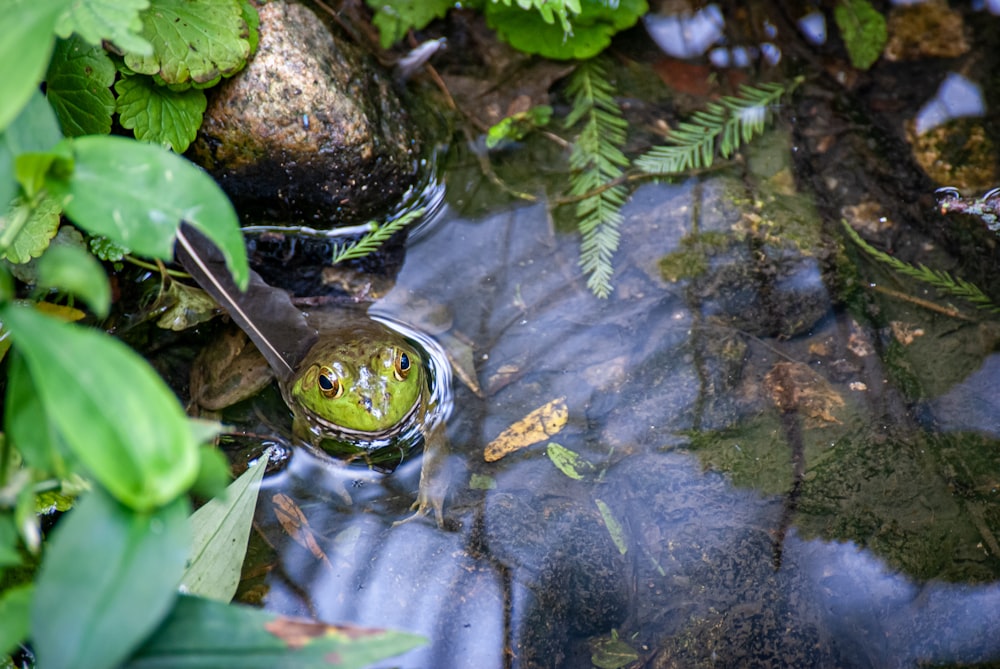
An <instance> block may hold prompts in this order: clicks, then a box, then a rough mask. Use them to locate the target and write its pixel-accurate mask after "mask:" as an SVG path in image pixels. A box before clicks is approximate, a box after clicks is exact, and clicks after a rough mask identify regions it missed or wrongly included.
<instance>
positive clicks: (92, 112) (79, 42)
mask: <svg viewBox="0 0 1000 669" xmlns="http://www.w3.org/2000/svg"><path fill="white" fill-rule="evenodd" d="M114 81H115V64H114V63H113V62H111V59H110V58H108V55H107V54H106V53H105V52H104V49H102V48H101V47H100V45H98V46H94V45H91V44H88V43H87V42H85V41H84V40H83V38H81V37H80V36H79V35H73V36H71V37H70V38H69V39H62V40H59V41H57V42H56V48H55V51H54V52H53V53H52V62H51V63H50V64H49V71H48V74H46V75H45V95H46V96H47V97H48V99H49V103H50V104H51V105H52V108H53V109H54V110H55V112H56V116H58V117H59V125H60V126H61V127H62V131H63V134H65V135H66V136H67V137H79V136H80V135H106V134H108V133H109V132H111V115H112V114H113V113H114V111H115V96H114V95H112V94H111V84H113V83H114Z"/></svg>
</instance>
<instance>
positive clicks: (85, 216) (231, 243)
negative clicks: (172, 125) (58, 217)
mask: <svg viewBox="0 0 1000 669" xmlns="http://www.w3.org/2000/svg"><path fill="white" fill-rule="evenodd" d="M60 146H61V147H64V148H65V149H66V150H67V151H68V152H69V153H70V154H71V155H72V157H73V160H74V164H75V168H74V170H73V173H72V174H71V175H60V174H51V173H50V175H49V179H48V180H47V181H46V185H47V186H48V188H49V189H50V191H51V192H53V193H54V194H58V195H61V196H63V197H66V198H68V199H67V201H66V203H65V205H64V209H65V212H66V215H67V216H69V217H70V218H71V219H72V220H73V222H74V223H76V224H77V225H79V226H80V227H81V228H84V229H85V230H87V231H88V232H90V233H91V234H95V235H103V236H105V237H108V238H109V239H111V240H113V241H115V242H117V243H118V244H121V245H122V246H126V247H128V248H130V249H132V250H133V251H135V252H136V253H139V254H142V255H147V256H153V257H156V258H162V259H164V260H167V259H170V258H172V257H173V245H174V239H175V237H176V236H177V229H178V227H179V226H180V223H181V221H184V222H186V223H189V224H190V225H192V226H194V227H195V228H197V229H198V230H199V231H201V232H202V233H204V234H205V235H206V236H207V237H208V238H209V239H211V240H212V241H213V242H214V243H215V244H216V246H218V247H219V249H220V250H221V251H222V254H223V256H224V257H225V259H226V264H227V265H228V266H229V270H230V271H231V272H232V273H233V276H234V278H235V279H236V283H237V285H239V286H240V287H246V284H247V280H248V277H249V270H248V268H247V260H246V250H245V249H244V247H243V235H242V233H241V232H240V226H239V221H238V219H237V218H236V211H235V210H234V209H233V205H232V204H231V203H230V202H229V199H228V198H227V197H226V195H225V193H223V192H222V189H220V188H219V186H218V185H217V184H216V183H215V181H213V180H212V177H210V176H209V175H208V174H207V173H206V172H205V171H203V170H202V169H201V168H199V167H197V166H195V165H194V164H193V163H191V162H189V161H187V160H185V159H184V158H181V157H180V156H177V155H175V154H173V153H171V152H170V151H167V150H166V149H163V148H162V147H159V146H155V145H152V144H144V143H142V142H136V141H134V140H130V139H125V138H123V137H105V136H87V137H78V138H76V139H67V140H64V143H63V144H62V145H60Z"/></svg>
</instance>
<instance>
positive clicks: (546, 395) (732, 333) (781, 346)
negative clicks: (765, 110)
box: [258, 176, 1000, 667]
mask: <svg viewBox="0 0 1000 669" xmlns="http://www.w3.org/2000/svg"><path fill="white" fill-rule="evenodd" d="M746 178H747V177H744V181H743V183H745V179H746ZM740 183H741V182H739V181H736V180H732V179H730V178H728V177H725V176H720V177H713V178H710V179H702V180H697V181H689V182H685V183H681V184H674V185H666V184H664V185H649V186H644V187H642V188H641V189H640V190H639V191H638V193H637V194H636V196H635V197H634V198H633V200H632V201H631V202H630V204H629V205H628V207H627V208H626V212H625V213H626V217H627V218H628V220H629V221H631V223H632V224H631V225H630V226H627V227H626V228H625V229H624V230H623V233H624V236H623V246H622V248H623V250H622V253H621V258H620V260H619V264H618V269H619V274H618V282H617V284H616V286H617V290H616V293H615V295H614V296H613V297H612V299H610V300H607V301H600V300H596V299H595V298H593V297H592V296H591V295H590V294H589V293H588V292H586V290H585V289H584V288H583V284H582V281H581V280H580V278H579V275H578V268H577V265H576V253H577V246H576V240H575V239H574V238H572V237H571V236H568V235H558V234H555V233H554V232H553V230H552V229H551V227H550V225H549V222H548V216H547V213H546V211H545V210H544V208H543V207H540V206H532V207H515V208H513V209H510V210H508V211H505V212H502V213H499V214H494V215H491V216H488V217H485V218H482V219H465V218H463V217H462V216H461V215H460V214H458V213H456V212H454V211H448V212H446V213H445V214H444V218H443V220H441V221H439V222H438V223H437V225H436V226H434V227H433V228H432V229H430V230H429V231H428V233H427V236H426V237H424V238H423V239H421V240H420V241H419V242H418V243H417V244H416V245H414V246H413V247H412V248H411V249H410V251H409V254H408V256H407V260H406V265H405V266H404V268H403V271H402V274H401V276H400V278H399V283H398V286H397V288H396V291H398V293H399V294H402V295H419V296H423V297H425V298H427V299H429V300H431V301H434V302H437V303H438V304H443V305H446V306H447V308H448V310H449V311H450V312H451V318H450V319H449V321H448V322H447V323H446V324H445V325H444V326H442V327H443V328H444V329H447V328H449V327H450V330H448V332H449V333H450V334H448V335H447V336H446V337H444V339H445V340H446V341H447V340H449V338H454V337H456V336H457V335H460V339H462V340H465V341H469V342H472V344H473V348H474V358H473V360H474V362H475V365H476V370H477V373H478V378H479V381H480V383H481V384H482V386H483V391H482V392H483V394H484V396H485V399H479V398H478V397H476V395H475V394H474V393H473V392H472V391H471V390H470V389H468V388H466V387H464V386H462V385H457V386H456V406H455V413H454V415H453V417H452V419H451V420H450V422H449V436H450V439H451V442H452V445H453V455H452V456H451V460H450V462H449V465H450V470H451V473H452V497H451V498H450V499H449V504H448V506H447V516H448V519H449V522H448V525H447V529H445V530H439V529H438V528H436V527H435V526H434V525H433V523H432V522H427V523H409V524H406V525H402V526H398V527H396V526H393V525H392V521H394V520H396V519H398V518H400V517H402V516H403V515H405V512H406V507H407V506H408V504H409V503H410V502H411V501H412V499H413V490H414V489H415V488H416V485H417V479H418V473H417V472H418V469H419V460H414V461H412V462H409V463H405V464H404V466H403V467H402V468H401V469H400V470H399V471H397V473H396V474H394V475H393V476H390V477H381V476H378V475H374V474H369V473H367V472H363V471H358V470H354V469H345V470H331V469H330V468H329V466H328V465H327V464H324V463H322V462H319V461H314V460H312V459H311V458H310V457H308V456H306V455H304V454H298V455H296V457H294V458H293V461H292V464H291V466H290V468H289V469H288V470H287V471H286V472H284V473H283V474H281V475H280V476H278V477H275V478H273V479H271V480H270V481H269V482H268V484H267V487H266V489H265V491H264V493H263V499H264V503H263V504H262V507H261V509H260V512H259V514H258V528H259V529H260V530H261V532H262V533H263V535H264V536H265V537H266V538H267V541H268V543H269V544H270V545H271V547H272V548H273V550H274V551H275V553H276V556H277V557H276V560H277V563H276V567H275V568H274V569H273V570H272V572H271V575H270V576H269V577H268V579H267V588H268V590H267V596H266V600H265V601H266V606H267V607H268V608H269V609H272V610H276V611H282V612H290V613H296V614H309V615H318V616H319V617H321V618H323V619H325V620H336V621H348V620H349V621H352V622H356V623H359V624H362V625H369V626H387V627H395V628H400V629H405V630H409V631H414V632H418V633H422V634H424V635H426V636H427V637H428V638H429V639H430V644H429V645H428V646H427V647H425V648H423V649H420V650H416V651H413V652H411V653H410V654H409V655H407V656H405V657H404V658H402V659H400V660H393V661H390V662H386V663H385V664H384V666H404V667H437V666H476V667H502V666H505V662H507V661H508V660H507V659H505V658H509V657H513V658H515V661H514V663H515V665H516V666H574V667H575V666H589V665H588V664H587V663H588V662H589V659H588V658H589V653H590V651H589V646H588V645H587V643H586V639H587V638H590V637H597V636H601V635H607V634H609V633H610V632H611V630H612V629H617V630H620V635H621V638H623V639H627V640H628V643H629V645H631V646H632V647H633V648H634V649H635V651H636V652H637V653H638V654H639V655H641V656H642V657H644V658H646V659H647V660H648V664H647V665H646V666H652V667H702V666H704V667H708V666H737V665H739V666H774V667H782V666H796V667H808V666H815V667H828V666H848V667H885V666H902V667H905V666H915V665H917V664H919V663H932V662H933V663H952V662H979V661H984V660H988V659H991V658H997V657H1000V637H997V636H996V635H995V634H994V631H995V630H996V629H997V626H998V625H1000V586H998V585H997V584H996V583H993V582H991V580H992V579H995V578H996V563H995V561H994V560H993V559H992V558H990V557H988V556H987V555H986V550H985V549H984V548H983V544H984V542H985V541H986V539H984V538H983V537H984V536H986V535H984V534H983V532H985V533H987V534H988V532H989V529H988V528H989V527H992V526H993V525H992V521H991V520H990V516H989V514H991V513H993V512H992V510H991V508H988V507H985V506H983V505H979V506H975V505H973V504H971V503H969V504H965V503H964V502H963V500H962V499H960V498H955V497H953V491H952V490H951V489H949V479H948V476H949V474H948V471H947V468H948V467H949V466H954V465H955V462H954V461H950V462H942V458H944V457H945V456H944V455H942V453H944V450H945V449H943V447H940V446H939V445H937V446H936V445H935V444H936V443H937V442H935V441H934V439H935V437H934V435H928V434H926V433H924V432H923V430H922V429H921V427H920V426H919V425H918V421H917V420H916V419H915V418H911V417H910V413H909V412H908V411H907V410H905V408H902V409H901V408H900V407H901V406H902V404H903V403H904V402H903V399H902V398H901V397H900V395H899V392H898V391H897V390H895V389H893V385H892V383H891V382H890V375H889V374H888V373H887V370H886V369H885V367H884V365H883V363H882V362H881V361H880V359H879V356H878V355H877V354H876V350H877V349H878V348H879V347H880V346H883V345H884V341H885V340H884V336H885V333H884V332H882V331H879V330H877V329H873V328H872V327H871V326H868V325H864V324H862V323H860V322H859V321H857V320H855V319H853V318H852V317H850V316H848V315H846V314H843V313H833V312H831V307H830V301H831V296H830V292H829V290H828V288H827V284H828V277H825V274H824V273H825V272H827V271H828V269H827V268H825V266H824V265H822V264H821V263H819V261H818V260H817V256H816V254H815V248H814V249H813V250H812V251H811V252H809V253H806V252H805V251H803V247H801V246H797V245H796V243H790V242H778V241H775V240H774V239H770V238H769V237H768V238H766V239H765V238H763V237H755V236H754V235H755V234H756V233H752V232H750V231H749V228H744V227H742V226H744V225H746V224H747V223H748V222H753V223H754V224H755V225H756V226H757V227H758V228H759V227H760V224H761V217H762V216H763V217H765V218H767V220H768V221H769V222H770V223H769V225H773V226H781V225H786V226H787V225H790V224H789V223H787V222H782V216H783V215H784V214H783V213H782V212H787V211H789V210H792V211H795V219H796V221H798V223H797V224H801V222H802V221H801V218H802V211H803V210H802V209H801V208H800V207H799V205H800V204H801V203H798V202H797V201H795V200H794V199H788V198H790V197H791V196H786V195H781V194H779V193H770V194H768V191H766V190H761V191H758V197H760V198H762V200H763V201H767V202H769V204H768V206H766V207H764V208H763V209H762V208H760V206H757V208H756V209H754V210H753V211H752V212H750V213H753V216H749V217H748V212H747V210H745V209H742V208H740V207H739V206H734V205H733V202H734V201H736V200H737V198H735V197H734V191H733V190H732V189H733V188H736V187H739V188H745V187H746V186H745V185H739V184H740ZM762 188H763V186H762ZM757 204H758V205H760V202H758V203H757ZM792 232H794V233H795V235H797V239H798V240H799V242H802V241H803V240H806V239H809V240H812V242H814V243H817V244H821V243H822V241H821V238H820V237H818V236H816V235H815V233H814V232H810V231H808V230H805V229H798V228H797V229H795V230H792V228H786V229H784V233H785V234H784V238H785V239H787V238H788V237H789V236H793V235H792ZM710 233H711V234H710ZM692 240H694V241H692ZM754 240H756V241H754ZM699 245H700V246H699ZM692 248H695V249H696V250H697V252H698V253H701V254H703V255H704V256H705V258H707V260H708V262H707V263H706V264H704V265H700V264H697V263H695V264H696V265H697V266H698V267H700V268H701V269H700V270H699V271H698V272H696V273H694V275H692V276H689V277H687V278H681V279H679V280H677V281H666V280H665V279H664V278H663V273H662V270H661V264H662V263H661V261H662V259H663V258H666V257H670V256H671V254H672V253H677V252H679V251H681V250H687V251H688V252H690V251H691V249H692ZM748 248H753V249H754V253H751V254H748V253H747V249H748ZM734 266H736V267H734ZM733 294H735V295H737V297H736V298H733ZM388 304H389V305H392V306H391V307H383V309H387V310H392V309H398V310H400V311H401V312H402V311H405V306H406V305H405V300H392V299H390V300H388ZM911 315H912V314H911ZM880 342H881V343H880ZM449 353H452V354H455V353H456V350H450V351H449ZM458 353H459V354H461V351H460V350H459V351H458ZM796 363H799V368H801V369H804V370H805V371H803V372H801V376H795V374H792V373H790V372H789V373H787V374H786V376H785V377H782V378H783V379H784V381H782V383H783V384H784V386H783V390H782V391H781V392H786V395H787V393H790V392H793V391H794V393H795V394H794V402H792V404H788V402H789V401H791V400H789V399H788V397H787V396H785V395H782V396H781V397H784V400H780V399H776V397H777V393H779V391H778V390H775V382H774V380H773V370H775V369H789V368H790V366H791V365H793V364H796ZM781 365H784V367H782V366H781ZM799 368H796V369H799ZM769 373H772V374H771V376H770V377H769V376H768V375H769ZM968 383H969V384H971V386H970V388H971V389H966V390H962V387H963V386H961V385H956V386H955V387H954V388H955V389H954V390H953V391H952V392H953V393H962V392H965V393H967V394H971V395H976V394H978V393H979V392H981V391H980V390H979V389H978V388H979V387H978V386H976V385H975V384H976V381H975V377H974V376H973V377H970V379H969V381H968ZM791 386H794V388H791ZM833 396H835V397H836V398H838V401H839V403H838V402H833V401H832V400H831V399H830V398H831V397H833ZM555 397H566V398H567V404H568V405H569V407H570V420H569V424H568V426H567V427H566V428H565V429H564V430H563V431H562V432H561V433H560V434H559V435H557V436H556V437H554V438H553V441H558V443H560V444H562V445H563V446H565V447H566V448H569V449H571V450H573V451H575V452H577V453H578V454H579V455H580V456H581V457H582V458H584V459H585V460H587V461H588V462H590V463H593V464H594V467H595V468H594V470H592V471H591V472H590V473H588V474H586V475H585V476H584V478H583V480H573V479H570V478H569V477H567V476H565V475H564V474H563V473H561V472H560V471H559V470H558V469H557V468H556V467H555V466H553V464H552V463H551V462H550V461H549V460H548V459H547V458H546V457H545V454H544V453H545V451H544V442H543V443H542V444H539V445H537V446H535V447H530V448H528V449H525V450H524V451H522V452H519V453H516V454H514V455H511V456H508V457H507V458H505V459H504V460H502V461H500V462H498V463H495V464H487V463H485V462H484V461H483V459H482V448H483V447H484V445H485V444H486V443H488V442H489V441H490V440H491V439H492V438H494V437H495V436H496V435H497V434H498V433H499V432H500V431H501V430H503V429H504V428H505V427H507V426H509V425H510V424H512V423H513V422H515V421H517V420H518V419H519V418H520V417H522V416H523V415H524V414H525V413H526V412H527V411H529V410H530V409H532V408H534V407H537V406H540V405H541V404H543V403H545V402H546V401H548V400H550V399H553V398H555ZM782 401H784V402H785V404H782ZM949 402H950V403H951V404H949ZM962 404H963V402H962V400H961V399H958V400H955V399H949V395H948V394H944V395H942V397H941V398H940V399H939V400H937V401H936V403H933V404H932V406H933V408H934V410H935V411H937V412H938V413H939V414H941V415H942V416H943V415H945V414H948V413H949V412H950V411H951V410H950V409H947V407H951V406H953V405H962ZM962 415H968V414H962ZM924 420H925V422H926V418H925V419H924ZM961 420H962V418H961V416H960V415H958V414H955V415H953V418H952V421H953V422H952V424H950V425H947V427H949V428H950V429H960V430H962V429H964V430H968V429H971V426H970V425H969V424H965V425H964V427H963V426H962V425H961V423H960V421H961ZM888 421H896V422H895V423H889V422H888ZM954 421H959V424H955V423H954ZM945 423H947V421H945V420H942V426H945V425H944V424H945ZM790 426H791V427H790ZM935 448H937V449H939V450H938V451H936V453H937V454H936V455H934V456H933V457H932V456H931V455H929V453H928V450H927V449H932V450H933V449H935ZM939 456H940V457H939ZM795 462H799V463H800V465H799V466H798V467H797V466H796V465H795V464H794V463H795ZM705 466H709V467H710V468H713V469H718V470H719V472H709V473H705V472H704V467H705ZM473 475H477V476H478V477H485V480H488V481H489V482H490V486H483V485H477V486H476V488H475V489H473V488H472V487H471V486H470V480H471V478H472V476H473ZM478 480H480V481H482V480H484V479H483V478H480V479H478ZM953 481H954V479H952V482H953ZM734 482H736V483H738V484H739V485H738V486H737V485H734ZM344 487H346V488H347V489H348V490H349V491H350V493H351V496H352V498H353V500H352V502H351V504H350V505H347V504H346V503H345V502H344V500H343V499H342V498H341V497H340V496H339V495H338V494H337V493H336V492H335V491H336V490H338V489H341V488H344ZM484 488H486V489H484ZM793 490H794V491H796V492H795V496H794V498H793V497H792V496H791V495H790V492H791V491H793ZM279 493H280V494H284V495H288V496H289V497H290V498H291V499H293V500H294V501H295V503H296V504H298V506H299V507H300V508H301V509H302V511H303V513H304V514H305V516H306V517H307V518H308V521H309V536H310V537H311V538H312V540H314V542H315V544H310V543H309V542H307V541H303V539H302V537H301V536H298V538H297V539H293V538H292V537H291V535H290V534H289V533H288V532H287V531H286V530H285V529H283V528H282V527H281V526H280V525H279V523H278V521H277V517H276V516H275V514H274V511H273V504H274V502H273V500H274V497H273V496H274V495H275V494H279ZM597 500H600V501H601V502H603V503H604V505H605V506H606V507H607V508H608V509H609V510H610V512H611V514H612V515H613V517H614V518H615V519H616V521H617V522H618V523H619V524H620V525H621V527H622V528H623V529H622V531H623V533H624V548H625V552H624V553H622V552H621V551H620V550H619V548H618V547H617V545H616V544H615V541H614V540H613V538H612V537H611V535H610V533H609V531H608V527H607V524H606V521H605V520H604V519H603V518H602V515H601V513H600V510H599V507H598V505H597ZM975 509H978V510H979V513H980V514H981V516H982V514H984V513H985V514H986V515H985V516H982V517H981V518H980V520H979V521H969V520H968V517H969V514H970V513H972V512H973V511H974V510H975ZM935 514H940V518H935V517H934V516H935ZM942 520H943V521H944V523H945V525H943V526H942V524H941V521H942ZM990 536H992V535H990ZM862 546H868V548H862ZM963 574H965V576H962V575H963ZM918 578H919V580H918ZM965 578H971V579H972V582H969V583H965V584H963V583H962V580H963V579H965ZM505 648H506V650H505Z"/></svg>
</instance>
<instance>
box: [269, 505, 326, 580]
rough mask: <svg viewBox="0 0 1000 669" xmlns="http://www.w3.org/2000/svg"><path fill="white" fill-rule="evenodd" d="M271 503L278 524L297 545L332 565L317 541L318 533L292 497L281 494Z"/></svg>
mask: <svg viewBox="0 0 1000 669" xmlns="http://www.w3.org/2000/svg"><path fill="white" fill-rule="evenodd" d="M271 502H272V503H273V504H274V515H275V516H277V518H278V523H279V524H280V525H281V528H282V529H283V530H285V533H286V534H288V536H290V537H291V538H292V539H294V540H295V543H297V544H298V545H300V546H302V547H303V548H305V549H306V550H307V551H309V552H310V553H312V554H313V556H314V557H315V558H316V559H317V560H321V561H323V562H325V563H327V564H330V559H329V558H328V557H327V556H326V553H325V552H323V549H322V548H320V546H319V543H318V542H317V541H316V533H315V532H313V530H312V528H311V527H310V526H309V519H308V518H306V515H305V514H304V513H302V509H300V508H299V505H298V504H296V503H295V502H294V501H293V500H292V498H291V497H289V496H288V495H285V494H284V493H280V492H279V493H277V494H276V495H274V496H272V497H271Z"/></svg>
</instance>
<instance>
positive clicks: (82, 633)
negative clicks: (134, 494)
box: [31, 488, 190, 669]
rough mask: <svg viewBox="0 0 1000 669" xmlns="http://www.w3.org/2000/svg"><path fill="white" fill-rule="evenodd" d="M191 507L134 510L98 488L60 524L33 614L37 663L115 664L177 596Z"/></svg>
mask: <svg viewBox="0 0 1000 669" xmlns="http://www.w3.org/2000/svg"><path fill="white" fill-rule="evenodd" d="M189 508H190V505H189V504H188V501H187V499H186V498H179V499H177V500H175V501H174V502H173V503H172V504H170V505H168V506H165V507H163V508H160V509H157V510H156V511H153V512H152V513H136V512H134V511H132V510H130V509H128V508H126V507H124V506H122V505H121V504H119V503H118V502H117V501H115V500H114V499H113V498H112V497H111V496H110V495H108V494H107V492H105V491H104V490H101V489H100V488H97V489H95V490H94V491H93V492H91V493H89V494H87V495H86V496H84V497H83V498H82V499H81V500H80V501H79V503H78V504H77V505H76V508H74V509H73V510H72V511H71V512H70V513H68V514H67V515H66V516H65V517H64V518H63V519H62V520H61V521H60V523H59V525H58V526H57V527H56V529H55V531H54V532H53V536H52V538H51V540H50V541H49V545H48V549H47V551H46V553H45V559H44V561H43V562H42V568H41V571H40V572H39V574H38V578H37V581H36V585H35V588H36V590H35V599H34V604H33V606H32V611H31V638H32V643H33V646H34V648H35V650H36V652H37V654H38V666H39V667H47V668H48V669H62V668H64V667H65V668H66V669H100V668H104V667H116V666H118V665H119V664H120V663H121V662H122V661H123V660H125V658H126V657H128V656H129V654H130V653H131V652H132V650H133V649H135V648H136V647H137V646H138V645H139V644H140V643H142V641H143V640H144V639H145V638H146V637H147V636H148V635H149V633H150V632H151V631H152V630H153V629H155V628H156V626H157V625H158V624H159V623H160V621H162V620H163V618H164V616H165V615H166V614H167V612H168V611H169V610H170V607H171V604H172V603H173V601H174V599H175V598H176V597H177V584H178V582H179V581H180V577H181V572H182V571H183V569H184V562H185V560H186V559H187V550H188V546H189V544H190V535H189V532H188V520H187V515H188V509H189Z"/></svg>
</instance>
